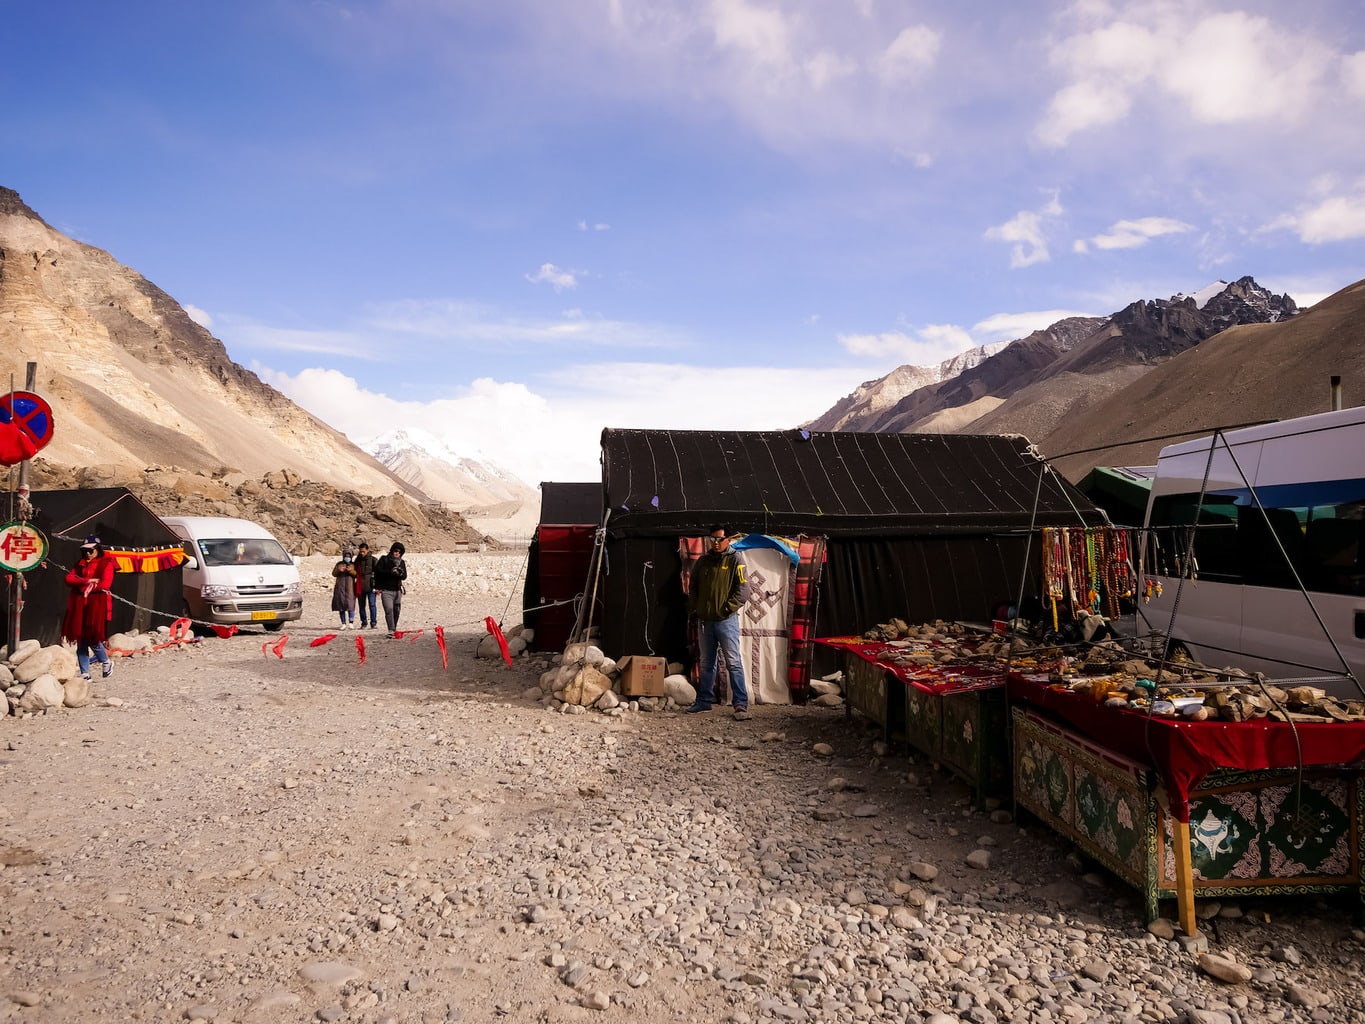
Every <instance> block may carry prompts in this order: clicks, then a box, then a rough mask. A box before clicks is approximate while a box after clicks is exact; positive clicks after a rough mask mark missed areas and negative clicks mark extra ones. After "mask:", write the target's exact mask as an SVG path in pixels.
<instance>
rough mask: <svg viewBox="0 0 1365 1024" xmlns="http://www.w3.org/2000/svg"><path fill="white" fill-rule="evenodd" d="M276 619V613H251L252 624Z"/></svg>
mask: <svg viewBox="0 0 1365 1024" xmlns="http://www.w3.org/2000/svg"><path fill="white" fill-rule="evenodd" d="M274 617H275V613H274V612H252V613H251V621H252V622H261V621H269V620H270V619H273V618H274Z"/></svg>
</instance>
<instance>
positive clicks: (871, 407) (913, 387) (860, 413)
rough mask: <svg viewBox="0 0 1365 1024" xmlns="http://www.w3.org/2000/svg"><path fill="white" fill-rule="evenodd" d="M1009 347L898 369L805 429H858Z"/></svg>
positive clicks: (982, 349)
mask: <svg viewBox="0 0 1365 1024" xmlns="http://www.w3.org/2000/svg"><path fill="white" fill-rule="evenodd" d="M1007 344H1009V343H1008V342H1004V341H1002V342H998V343H996V344H993V345H978V346H977V347H976V348H971V349H968V350H967V351H966V352H960V353H958V354H957V355H955V356H953V357H952V358H951V359H945V360H944V361H943V362H941V363H939V364H938V365H937V366H898V367H896V368H895V369H894V370H892V371H891V372H890V373H888V374H887V375H886V376H885V377H880V378H878V379H877V380H870V381H865V382H864V383H862V384H860V385H858V387H857V388H856V389H854V391H853V393H852V394H850V395H845V396H844V397H843V398H841V399H840V400H839V401H838V402H836V403H835V405H834V406H833V408H831V409H830V410H829V411H828V412H825V413H823V414H822V415H821V416H820V417H819V418H818V419H815V420H812V421H811V422H810V423H806V424H803V426H806V427H809V428H810V429H812V430H856V429H858V428H857V427H852V426H849V424H850V423H853V422H857V421H861V420H866V419H867V418H868V417H869V416H876V415H878V414H879V413H882V412H884V411H885V410H887V409H889V408H891V407H892V406H893V405H895V404H896V403H897V402H899V401H900V400H901V399H903V398H905V397H906V396H907V395H909V394H912V393H913V392H915V391H918V390H919V389H920V388H926V387H930V386H932V385H934V384H941V383H942V382H944V381H947V380H951V379H952V378H954V377H956V376H958V375H959V374H961V373H964V372H966V371H967V370H970V369H972V368H973V367H974V366H978V365H980V364H981V363H982V361H984V360H985V359H987V358H989V357H990V356H993V355H995V353H997V352H999V351H1000V350H1001V349H1003V348H1004V347H1005V346H1006V345H1007Z"/></svg>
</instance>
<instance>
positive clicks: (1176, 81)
mask: <svg viewBox="0 0 1365 1024" xmlns="http://www.w3.org/2000/svg"><path fill="white" fill-rule="evenodd" d="M0 15H2V16H3V24H4V25H5V30H4V32H3V35H0V89H2V90H3V93H2V95H3V102H0V139H2V140H3V142H2V143H0V185H5V186H8V187H10V188H14V189H16V190H17V191H18V192H19V193H20V195H21V196H22V197H23V198H24V199H25V201H26V202H27V203H28V204H29V205H30V206H31V207H33V208H34V209H35V210H36V211H37V212H38V213H39V214H40V215H42V216H43V217H44V218H45V219H46V220H47V221H48V222H49V223H51V224H52V225H53V226H54V227H56V228H58V229H59V230H61V231H63V232H65V233H67V234H69V235H71V236H73V237H75V238H78V239H80V240H81V241H84V242H87V243H89V244H92V245H95V246H98V247H100V248H102V249H106V250H108V251H109V252H110V253H111V254H112V255H113V256H114V257H115V258H116V259H118V260H119V261H120V262H122V263H125V264H127V265H129V266H131V267H133V268H134V269H136V270H137V271H139V272H140V273H142V274H143V275H144V276H146V277H147V278H148V279H149V280H151V281H153V282H154V283H155V284H157V285H159V286H160V287H162V288H163V289H165V290H166V291H167V292H169V293H170V294H171V295H172V296H173V297H174V298H175V299H177V300H178V301H179V302H180V303H181V304H182V305H184V306H186V307H187V308H189V309H191V311H192V315H194V316H195V317H196V318H197V319H199V320H200V322H202V323H204V324H205V325H206V326H208V327H209V328H210V330H212V332H213V333H214V334H215V335H216V336H217V337H219V338H220V339H222V341H223V342H224V344H225V345H226V346H227V349H228V352H229V354H230V355H231V356H232V358H233V359H235V360H236V361H237V362H239V363H242V364H243V365H246V366H249V367H251V368H252V369H254V370H256V372H258V373H259V374H260V375H261V376H262V377H263V378H264V379H266V380H268V381H270V382H271V383H273V384H275V385H276V386H277V387H279V388H280V389H281V390H282V391H284V392H285V393H286V394H288V395H290V396H291V397H293V398H294V399H295V400H296V401H298V402H299V403H300V404H301V405H303V406H304V407H306V408H308V409H310V410H311V411H312V412H314V413H315V414H317V415H318V416H320V417H321V418H322V419H324V420H326V421H327V422H329V423H331V424H332V425H333V426H335V427H337V428H338V429H340V430H342V431H344V432H345V433H346V434H347V435H349V436H350V437H351V438H352V439H353V440H356V441H357V442H364V441H366V440H368V439H369V438H371V437H373V436H374V435H377V434H379V433H382V432H384V431H385V430H388V429H392V428H402V427H409V428H419V429H422V430H426V431H429V432H431V433H434V434H437V435H438V436H441V437H443V438H444V439H445V440H446V441H447V442H448V443H449V444H451V445H452V446H453V447H454V448H455V449H456V450H458V451H461V452H467V453H469V454H479V455H483V456H485V457H488V458H491V459H492V460H493V461H495V462H497V463H499V464H501V465H503V466H505V467H506V468H508V469H510V470H512V471H513V472H515V473H517V474H518V475H520V476H521V477H522V478H523V479H525V480H527V481H528V482H530V483H532V484H534V483H536V482H538V481H539V480H575V479H592V478H595V476H596V475H597V456H598V437H599V435H600V431H601V429H602V427H604V426H614V427H669V428H718V429H719V428H727V429H761V428H777V427H788V426H793V425H795V424H796V423H798V422H800V421H803V420H806V419H809V418H811V417H814V416H816V415H818V414H819V413H820V412H822V411H824V410H825V409H827V408H828V407H829V406H830V405H832V404H833V403H834V402H835V401H836V400H837V399H838V398H840V397H841V396H843V395H844V394H847V393H848V392H849V391H850V390H852V388H853V387H855V386H856V385H857V384H858V383H859V382H861V381H864V380H870V379H873V378H876V377H879V376H881V375H883V374H885V373H887V372H888V371H890V370H891V369H893V368H894V367H895V366H897V365H900V364H903V363H914V364H917V365H928V364H934V363H937V362H939V361H940V360H942V359H945V358H947V357H949V356H951V355H954V354H956V353H957V352H959V351H961V350H963V349H965V348H969V347H971V346H972V345H976V344H981V343H985V342H993V341H1001V340H1008V339H1011V338H1015V337H1021V336H1023V335H1024V334H1027V333H1028V332H1029V331H1030V330H1032V329H1034V328H1037V327H1041V326H1045V325H1046V324H1048V323H1051V322H1053V321H1055V320H1056V319H1058V318H1060V317H1061V316H1063V315H1068V314H1071V313H1086V314H1094V315H1104V314H1108V313H1110V312H1113V311H1114V310H1116V309H1119V308H1121V307H1122V306H1124V305H1127V304H1128V303H1129V302H1131V301H1133V300H1135V299H1139V298H1153V297H1166V296H1169V295H1171V294H1173V293H1176V292H1181V291H1185V292H1191V291H1195V290H1197V289H1199V288H1201V287H1203V286H1205V285H1206V284H1208V283H1209V282H1210V281H1213V280H1216V279H1218V278H1224V279H1229V280H1231V279H1234V278H1236V277H1240V276H1242V275H1245V274H1250V275H1252V276H1254V277H1255V278H1256V279H1257V280H1258V281H1260V282H1261V283H1262V284H1264V285H1267V286H1269V287H1271V288H1273V289H1274V290H1276V291H1288V292H1289V293H1290V294H1291V295H1293V296H1294V297H1295V298H1296V299H1297V300H1299V301H1300V302H1301V303H1308V302H1312V301H1315V300H1316V299H1318V298H1321V297H1322V296H1324V295H1326V294H1330V293H1331V292H1333V291H1335V290H1337V289H1338V288H1341V287H1343V286H1345V285H1347V284H1350V283H1352V282H1354V281H1356V280H1359V279H1360V278H1361V277H1365V269H1363V268H1365V12H1363V11H1362V9H1361V7H1360V5H1359V3H1358V2H1357V0H1350V2H1347V0H1341V2H1338V0H1301V2H1299V3H1297V4H1294V5H1286V4H1283V3H1271V2H1261V0H1257V2H1242V3H1237V2H1217V0H1212V2H1209V0H1204V2H1186V0H1160V2H1152V3H1144V2H1137V3H1126V4H1110V3H1104V2H1099V0H1081V2H1078V3H1074V4H1064V3H1036V2H1028V0H1020V2H1016V3H1012V4H1008V5H1004V4H1000V5H997V4H991V5H980V4H961V3H946V2H945V3H940V2H926V3H919V2H892V0H847V2H838V0H691V2H683V0H648V2H644V0H641V2H634V0H555V2H546V0H537V2H532V0H497V2H492V0H489V2H474V0H392V2H363V0H358V2H352V3H331V2H321V0H319V2H308V0H233V2H231V3H208V2H197V0H128V2H127V3H122V4H113V3H107V2H104V0H80V2H61V0H54V2H50V3H46V4H36V3H28V2H22V3H21V2H16V0H7V2H6V0H0ZM1253 415H1254V413H1248V416H1249V417H1250V416H1253Z"/></svg>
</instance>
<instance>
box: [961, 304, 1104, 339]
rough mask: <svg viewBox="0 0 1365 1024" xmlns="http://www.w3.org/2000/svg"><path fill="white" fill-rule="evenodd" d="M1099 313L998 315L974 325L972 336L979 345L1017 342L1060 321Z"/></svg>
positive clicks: (1049, 311) (1054, 311) (1063, 311)
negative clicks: (996, 342) (995, 342)
mask: <svg viewBox="0 0 1365 1024" xmlns="http://www.w3.org/2000/svg"><path fill="white" fill-rule="evenodd" d="M1100 315H1103V314H1098V313H1083V312H1081V311H1079V310H1074V309H1040V310H1036V311H1033V312H1027V313H996V314H995V315H994V316H988V317H986V319H984V320H980V321H978V322H977V323H975V324H973V325H972V336H973V337H974V338H976V339H977V342H978V344H983V345H984V344H990V343H991V342H994V341H1017V340H1018V339H1020V338H1027V337H1028V336H1029V335H1030V334H1032V333H1033V332H1034V331H1041V330H1042V329H1043V328H1045V327H1051V326H1052V325H1053V324H1055V323H1056V322H1057V321H1058V320H1066V319H1068V318H1069V317H1075V316H1100Z"/></svg>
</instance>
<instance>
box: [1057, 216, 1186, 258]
mask: <svg viewBox="0 0 1365 1024" xmlns="http://www.w3.org/2000/svg"><path fill="white" fill-rule="evenodd" d="M1193 230H1194V228H1193V227H1192V226H1191V225H1189V224H1186V223H1185V222H1184V221H1181V220H1176V219H1175V218H1174V217H1139V218H1137V219H1136V220H1121V221H1118V222H1116V223H1115V224H1114V226H1113V227H1111V228H1110V229H1109V230H1108V231H1107V232H1104V233H1103V234H1098V235H1093V236H1092V237H1090V238H1089V239H1078V240H1077V241H1076V243H1075V245H1074V246H1073V248H1074V250H1075V251H1076V252H1082V253H1083V252H1088V251H1089V248H1090V246H1091V245H1093V246H1094V247H1095V248H1096V249H1140V248H1141V247H1142V246H1144V245H1146V244H1147V243H1148V242H1150V241H1151V240H1152V239H1153V238H1160V237H1162V236H1163V235H1179V234H1184V233H1185V232H1187V231H1193Z"/></svg>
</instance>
